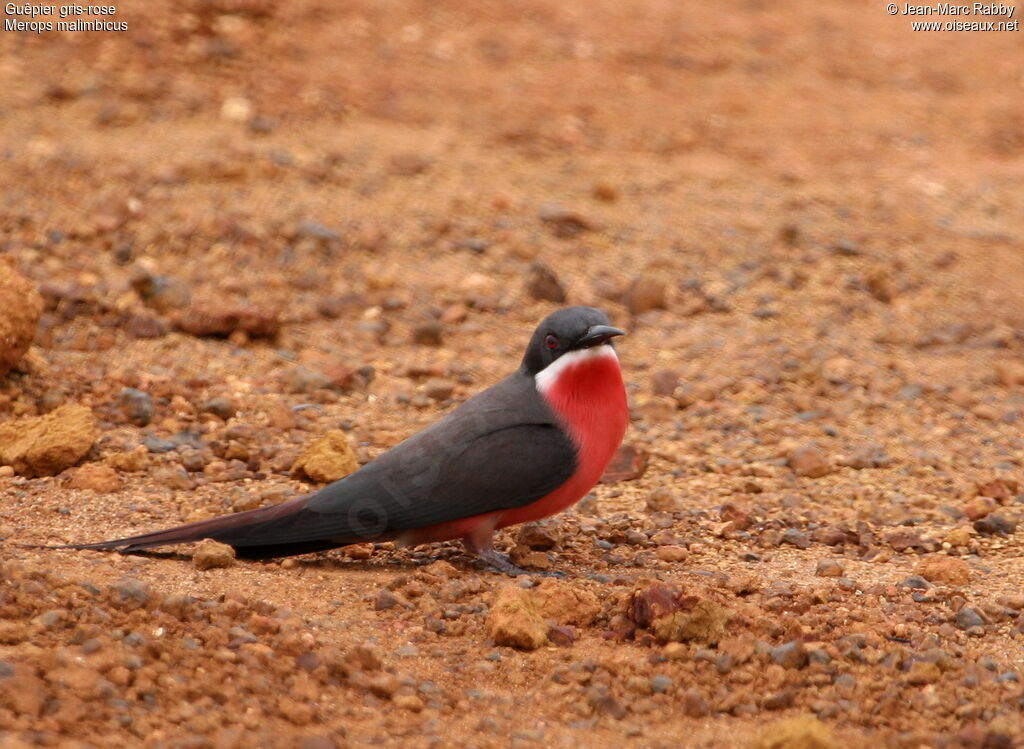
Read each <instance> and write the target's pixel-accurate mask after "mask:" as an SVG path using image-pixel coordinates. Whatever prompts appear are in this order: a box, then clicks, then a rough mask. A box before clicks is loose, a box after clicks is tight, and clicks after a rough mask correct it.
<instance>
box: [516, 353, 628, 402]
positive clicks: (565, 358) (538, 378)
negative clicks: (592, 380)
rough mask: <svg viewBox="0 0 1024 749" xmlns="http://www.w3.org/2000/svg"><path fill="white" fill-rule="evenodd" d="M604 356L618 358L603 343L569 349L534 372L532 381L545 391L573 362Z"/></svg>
mask: <svg viewBox="0 0 1024 749" xmlns="http://www.w3.org/2000/svg"><path fill="white" fill-rule="evenodd" d="M605 356H610V357H611V358H612V359H615V360H616V361H618V359H619V357H618V356H616V354H615V349H614V348H612V347H611V346H609V345H608V344H605V343H602V344H600V345H598V346H592V347H591V348H584V349H579V350H577V351H570V352H568V353H566V354H562V355H561V356H560V357H558V358H557V359H555V360H554V361H553V362H551V363H550V364H548V365H547V366H546V367H544V369H542V370H541V371H540V372H538V373H537V374H535V375H534V376H533V381H534V382H535V383H536V384H537V390H539V391H540V392H541V393H546V392H547V391H548V390H550V389H551V388H552V387H554V385H555V383H556V382H558V378H559V377H560V376H561V374H562V372H564V371H565V370H567V369H569V367H572V366H573V365H574V364H582V363H583V362H585V361H587V360H588V359H600V358H601V357H605Z"/></svg>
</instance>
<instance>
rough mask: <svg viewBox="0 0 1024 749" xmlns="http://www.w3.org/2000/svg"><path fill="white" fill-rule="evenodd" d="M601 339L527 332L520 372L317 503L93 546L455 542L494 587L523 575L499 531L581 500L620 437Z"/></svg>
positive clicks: (599, 323) (564, 331) (610, 348)
mask: <svg viewBox="0 0 1024 749" xmlns="http://www.w3.org/2000/svg"><path fill="white" fill-rule="evenodd" d="M624 334H625V331H623V330H620V329H619V328H615V327H612V326H611V325H610V324H609V320H608V317H607V316H606V315H605V313H604V312H602V311H601V310H599V309H596V308H594V307H584V306H575V307H564V308H561V309H559V310H556V311H555V312H553V313H552V314H550V315H548V316H547V317H546V318H544V320H542V321H541V322H540V324H539V325H538V326H537V328H536V329H535V331H534V332H533V335H532V336H531V338H530V341H529V343H528V344H527V346H526V351H525V354H524V355H523V359H522V362H521V364H520V365H519V367H518V368H517V369H516V370H515V371H514V372H513V373H512V374H510V375H508V376H507V377H505V378H504V379H502V380H500V381H499V382H498V383H496V384H495V385H493V386H491V387H489V388H487V389H486V390H483V391H482V392H480V393H478V394H477V395H475V396H473V397H472V398H470V399H468V400H467V401H466V402H464V403H463V404H462V405H460V406H459V407H457V408H456V409H454V410H453V411H451V412H450V413H449V414H447V415H446V416H444V417H442V418H441V419H440V420H438V421H437V422H435V423H434V424H432V425H431V426H429V427H427V428H426V429H424V430H422V431H420V432H418V433H416V434H414V435H412V436H411V437H409V438H407V439H405V440H404V441H403V442H401V443H399V444H398V445H396V446H395V447H393V448H391V449H390V450H388V451H386V452H384V453H382V454H381V455H380V456H378V457H377V458H376V459H374V460H372V461H370V462H368V463H366V464H365V465H363V466H362V467H360V468H359V469H357V470H356V471H354V472H353V473H351V474H349V475H347V476H344V477H343V478H341V479H339V480H337V481H335V482H333V483H331V484H328V485H327V486H325V487H323V488H322V489H319V490H318V491H315V492H312V493H310V494H305V495H303V496H300V497H296V498H294V499H291V500H288V501H285V502H282V503H280V504H277V505H274V506H270V507H263V508H257V509H254V510H247V511H243V512H237V513H234V514H230V515H224V516H221V517H217V518H213V519H210V520H202V521H198V522H194V523H188V524H186V525H180V526H177V527H173V528H169V529H166V530H159V531H155V532H152V533H144V534H141V535H137V536H130V537H127V538H119V539H114V540H110V541H100V542H96V543H82V544H67V545H64V546H61V547H58V548H65V549H68V548H70V549H87V550H101V551H120V552H122V553H132V552H137V551H141V550H145V549H151V548H154V547H160V546H168V545H174V544H181V543H188V542H192V541H199V540H202V539H207V538H209V539H214V540H215V541H219V542H221V543H224V544H228V545H230V546H231V547H233V548H234V550H235V553H236V555H237V556H238V557H239V558H243V559H271V558H276V557H286V556H292V555H296V554H307V553H311V552H319V551H326V550H328V549H333V548H337V547H342V546H347V545H350V544H357V543H366V542H384V541H394V542H396V544H398V545H402V546H413V545H419V544H426V543H432V542H437V541H449V540H455V539H461V540H462V541H463V544H464V545H465V547H466V549H467V550H468V551H469V552H471V553H472V554H474V555H476V556H477V557H479V558H480V559H481V560H482V561H483V562H484V563H485V564H486V565H488V566H490V567H492V568H493V569H495V570H496V571H498V572H500V573H505V574H509V575H518V574H522V573H523V572H524V570H522V569H520V568H519V567H517V566H516V565H515V564H513V563H512V561H511V560H510V559H509V558H508V557H507V556H506V555H504V554H502V553H500V552H498V551H497V550H496V549H495V548H494V545H493V535H494V532H495V531H496V530H498V529H500V528H505V527H507V526H511V525H516V524H519V523H526V522H531V521H536V520H540V519H541V518H544V517H548V516H550V515H554V514H556V513H558V512H561V511H563V510H565V509H567V508H568V507H570V506H571V505H573V504H575V503H576V502H577V501H578V500H580V499H581V498H582V497H583V496H584V495H585V494H586V493H587V492H589V491H590V489H591V488H592V487H593V486H594V485H595V484H596V483H597V481H598V479H599V478H600V477H601V475H602V474H603V473H604V470H605V468H606V467H607V465H608V463H609V462H610V461H611V459H612V457H613V456H614V454H615V452H616V450H617V449H618V447H619V445H620V444H621V443H622V439H623V437H624V436H625V433H626V428H627V426H628V423H629V409H628V405H627V399H626V390H625V385H624V383H623V377H622V369H621V367H620V365H619V358H618V355H617V353H616V350H615V346H614V344H613V341H614V339H615V338H617V337H618V336H622V335H624Z"/></svg>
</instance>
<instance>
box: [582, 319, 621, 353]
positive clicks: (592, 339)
mask: <svg viewBox="0 0 1024 749" xmlns="http://www.w3.org/2000/svg"><path fill="white" fill-rule="evenodd" d="M617 335H626V331H624V330H619V329H618V328H613V327H612V326H611V325H591V326H590V329H589V330H587V332H586V333H585V334H584V335H583V337H582V338H580V339H579V340H578V341H576V345H575V346H573V348H591V347H593V346H600V345H601V344H602V343H605V342H607V341H608V340H610V339H612V338H614V337H615V336H617Z"/></svg>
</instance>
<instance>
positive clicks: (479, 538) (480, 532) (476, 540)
mask: <svg viewBox="0 0 1024 749" xmlns="http://www.w3.org/2000/svg"><path fill="white" fill-rule="evenodd" d="M493 540H494V527H493V526H492V525H488V524H483V525H481V526H480V527H478V528H476V529H475V530H474V531H473V532H472V533H470V534H469V535H467V536H464V537H463V539H462V543H463V545H464V546H465V547H466V551H468V552H469V553H470V554H475V555H476V556H478V557H480V559H481V560H483V561H484V562H485V563H486V564H487V565H489V566H490V567H492V568H493V569H494V570H496V571H498V572H501V573H504V574H506V575H511V576H512V577H517V576H519V575H527V574H529V573H528V572H527V571H526V570H524V569H523V568H522V567H517V566H516V565H514V564H512V561H511V560H510V559H509V558H508V555H507V554H502V553H501V552H500V551H495V550H494V545H493Z"/></svg>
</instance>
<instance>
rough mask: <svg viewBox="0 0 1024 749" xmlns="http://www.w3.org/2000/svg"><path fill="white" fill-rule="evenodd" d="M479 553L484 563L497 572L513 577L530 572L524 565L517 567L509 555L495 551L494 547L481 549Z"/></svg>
mask: <svg viewBox="0 0 1024 749" xmlns="http://www.w3.org/2000/svg"><path fill="white" fill-rule="evenodd" d="M477 555H478V556H479V557H480V560H481V561H482V562H483V563H484V564H486V565H487V566H488V567H490V568H491V569H493V570H494V571H496V572H501V573H502V574H505V575H510V576H511V577H519V576H520V575H529V574H530V573H529V572H527V571H526V570H524V569H523V568H522V567H517V566H516V565H514V564H512V560H510V559H509V558H508V555H507V554H502V553H501V552H500V551H495V550H494V549H481V550H480V551H478V552H477Z"/></svg>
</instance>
